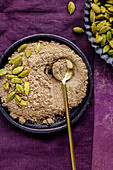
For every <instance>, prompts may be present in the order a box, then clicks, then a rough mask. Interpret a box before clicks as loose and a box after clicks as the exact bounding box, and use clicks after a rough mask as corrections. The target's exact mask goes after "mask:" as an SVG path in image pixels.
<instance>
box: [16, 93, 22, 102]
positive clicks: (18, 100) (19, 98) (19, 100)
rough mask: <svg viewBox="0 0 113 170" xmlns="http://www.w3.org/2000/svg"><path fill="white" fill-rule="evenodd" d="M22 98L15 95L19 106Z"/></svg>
mask: <svg viewBox="0 0 113 170" xmlns="http://www.w3.org/2000/svg"><path fill="white" fill-rule="evenodd" d="M21 100H22V98H21V97H20V96H19V95H17V94H16V95H15V101H16V102H17V103H18V104H19V102H21Z"/></svg>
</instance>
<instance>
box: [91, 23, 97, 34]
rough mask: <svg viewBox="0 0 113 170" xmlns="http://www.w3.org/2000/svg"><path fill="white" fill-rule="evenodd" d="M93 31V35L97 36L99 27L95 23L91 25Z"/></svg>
mask: <svg viewBox="0 0 113 170" xmlns="http://www.w3.org/2000/svg"><path fill="white" fill-rule="evenodd" d="M91 31H92V33H93V34H96V32H97V26H96V24H95V22H93V23H92V25H91Z"/></svg>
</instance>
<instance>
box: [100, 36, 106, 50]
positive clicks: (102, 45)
mask: <svg viewBox="0 0 113 170" xmlns="http://www.w3.org/2000/svg"><path fill="white" fill-rule="evenodd" d="M102 38H103V40H102V41H101V47H104V46H105V45H106V34H102Z"/></svg>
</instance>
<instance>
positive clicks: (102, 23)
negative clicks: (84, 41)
mask: <svg viewBox="0 0 113 170" xmlns="http://www.w3.org/2000/svg"><path fill="white" fill-rule="evenodd" d="M105 25H106V20H104V21H101V22H100V23H99V24H97V31H99V30H100V29H101V28H102V27H103V26H105Z"/></svg>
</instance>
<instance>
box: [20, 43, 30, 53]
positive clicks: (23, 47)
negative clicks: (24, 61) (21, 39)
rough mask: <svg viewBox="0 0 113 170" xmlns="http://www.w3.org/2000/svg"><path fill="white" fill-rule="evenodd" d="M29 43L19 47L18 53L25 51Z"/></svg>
mask: <svg viewBox="0 0 113 170" xmlns="http://www.w3.org/2000/svg"><path fill="white" fill-rule="evenodd" d="M27 46H28V44H23V45H21V46H20V47H19V48H18V53H20V52H23V51H24V50H25V49H26V48H27Z"/></svg>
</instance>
